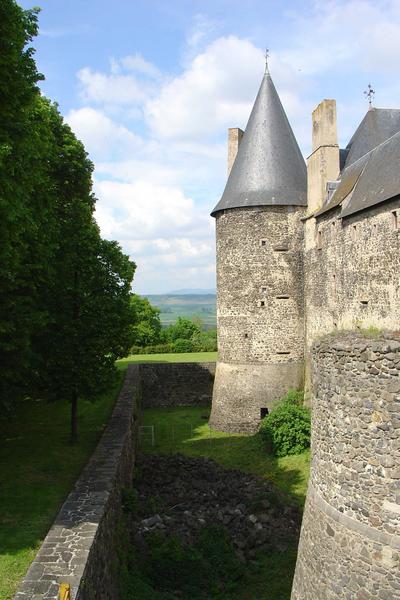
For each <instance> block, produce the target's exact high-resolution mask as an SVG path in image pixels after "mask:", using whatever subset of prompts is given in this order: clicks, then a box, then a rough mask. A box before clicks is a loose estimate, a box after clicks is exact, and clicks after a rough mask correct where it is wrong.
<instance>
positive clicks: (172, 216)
mask: <svg viewBox="0 0 400 600" xmlns="http://www.w3.org/2000/svg"><path fill="white" fill-rule="evenodd" d="M95 192H96V194H97V196H98V197H99V199H100V200H99V202H98V206H97V209H96V216H97V220H98V222H99V225H100V227H101V229H102V231H103V233H104V234H105V235H106V237H113V238H115V239H118V240H121V241H122V240H146V239H147V240H152V239H155V238H158V237H162V238H164V237H168V236H170V237H171V238H175V237H180V236H184V237H186V236H190V237H201V236H202V235H209V225H208V221H209V219H208V215H206V214H202V213H201V212H200V211H199V210H198V209H197V208H196V206H195V203H194V202H193V200H192V199H191V198H188V197H187V196H185V194H184V193H183V191H182V190H181V189H179V188H176V187H172V186H165V185H158V184H155V183H151V182H149V181H141V180H137V181H136V182H135V183H121V182H118V181H110V180H104V181H96V184H95Z"/></svg>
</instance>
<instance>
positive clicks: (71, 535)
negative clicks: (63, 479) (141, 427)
mask: <svg viewBox="0 0 400 600" xmlns="http://www.w3.org/2000/svg"><path fill="white" fill-rule="evenodd" d="M139 394H140V378H139V367H138V366H137V365H129V366H128V371H127V374H126V377H125V381H124V383H123V386H122V389H121V392H120V394H119V397H118V400H117V402H116V405H115V408H114V411H113V413H112V416H111V418H110V420H109V423H108V425H107V428H106V430H105V432H104V433H103V435H102V437H101V439H100V442H99V444H98V446H97V448H96V450H95V452H94V454H93V455H92V457H91V459H90V461H89V463H88V464H87V466H86V467H85V469H84V470H83V472H82V474H81V476H80V477H79V479H78V481H77V483H76V485H75V487H74V489H73V491H72V492H71V493H70V494H69V496H68V498H67V500H66V501H65V502H64V504H63V506H62V508H61V510H60V512H59V513H58V515H57V517H56V520H55V521H54V523H53V525H52V527H51V529H50V531H49V533H48V534H47V536H46V538H45V540H44V542H43V544H42V546H41V548H40V550H39V552H38V554H37V556H36V558H35V560H34V561H33V563H32V565H31V567H30V569H29V571H28V573H27V575H26V577H25V579H24V580H23V582H22V585H21V587H20V589H19V591H18V592H17V594H16V596H15V599H14V600H39V599H40V600H44V599H46V600H50V599H51V600H57V599H58V591H59V584H60V583H61V582H65V583H70V585H71V588H72V598H73V600H95V599H100V598H101V600H116V598H117V597H118V596H117V590H116V587H115V586H116V578H115V572H116V567H117V554H116V546H117V544H118V539H117V535H116V526H117V523H118V520H119V515H120V510H121V490H122V488H124V487H129V486H131V485H132V472H133V465H134V458H135V443H136V423H137V401H138V399H139Z"/></svg>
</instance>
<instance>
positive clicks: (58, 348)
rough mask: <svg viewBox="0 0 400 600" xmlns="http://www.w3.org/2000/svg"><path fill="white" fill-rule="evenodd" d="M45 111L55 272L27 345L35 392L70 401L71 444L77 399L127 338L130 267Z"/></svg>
mask: <svg viewBox="0 0 400 600" xmlns="http://www.w3.org/2000/svg"><path fill="white" fill-rule="evenodd" d="M49 110H50V111H51V114H52V128H53V133H54V138H55V141H56V142H55V143H56V147H57V151H56V152H55V154H54V158H53V162H52V177H53V183H54V187H55V211H56V215H57V227H58V232H57V238H58V243H57V248H56V249H55V251H54V255H53V265H54V270H55V276H54V277H53V278H52V280H51V284H50V286H48V287H47V303H48V304H47V305H48V323H47V325H46V326H45V327H43V328H42V329H41V331H40V333H39V334H38V335H37V336H36V338H35V343H34V345H33V347H34V351H35V356H36V360H37V373H38V382H39V385H40V389H41V393H42V394H45V395H46V396H47V397H48V398H50V399H57V398H69V399H70V400H71V438H72V441H73V442H75V441H76V440H77V435H78V431H77V406H78V398H79V397H82V396H85V397H94V396H96V395H97V394H98V393H100V392H102V391H104V390H105V389H106V388H107V387H108V386H109V385H110V382H111V381H112V379H113V375H114V374H115V366H114V363H115V360H116V359H117V358H120V357H122V356H125V355H126V354H127V352H128V350H129V347H130V345H131V344H132V330H131V324H132V321H133V313H132V309H131V305H130V295H131V294H130V287H131V283H132V279H133V275H134V270H135V265H134V264H133V263H132V262H131V261H130V260H129V259H128V257H127V256H125V255H124V254H123V253H122V252H121V249H120V247H119V246H118V244H117V243H116V242H109V241H106V240H103V239H102V238H101V236H100V233H99V230H98V226H97V224H96V222H95V220H94V217H93V211H94V204H95V198H94V196H93V194H92V189H91V188H92V179H91V175H92V169H93V166H92V163H91V162H90V161H89V159H88V158H87V154H86V152H85V149H84V147H83V145H82V144H81V143H80V142H79V141H78V140H77V139H76V137H75V136H74V134H73V133H72V131H71V129H70V128H69V127H68V126H67V125H66V124H64V123H63V120H62V118H61V116H60V115H59V113H58V111H57V109H56V107H54V106H50V107H49Z"/></svg>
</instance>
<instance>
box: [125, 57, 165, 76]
mask: <svg viewBox="0 0 400 600" xmlns="http://www.w3.org/2000/svg"><path fill="white" fill-rule="evenodd" d="M120 65H121V66H122V67H123V68H125V69H127V70H128V71H137V72H138V73H143V74H144V75H147V76H148V77H153V78H155V79H156V78H158V77H160V76H161V73H160V70H159V69H158V68H157V67H156V66H155V65H153V63H151V62H149V61H148V60H146V59H145V58H143V56H142V55H141V54H139V53H136V54H131V55H129V56H125V57H124V58H121V60H120Z"/></svg>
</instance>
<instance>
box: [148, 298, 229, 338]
mask: <svg viewBox="0 0 400 600" xmlns="http://www.w3.org/2000/svg"><path fill="white" fill-rule="evenodd" d="M196 291H197V290H194V292H196ZM146 298H148V299H149V301H150V303H151V304H152V305H153V306H157V307H158V308H159V309H160V310H161V313H160V318H161V323H162V324H163V326H164V327H167V326H168V325H170V324H171V323H175V321H176V320H177V318H178V317H188V318H190V319H191V318H193V317H199V318H200V319H201V321H202V323H203V326H204V328H205V329H213V328H214V327H216V326H217V320H216V294H215V293H210V294H207V293H206V294H198V293H190V290H179V291H177V292H174V293H170V294H149V295H146Z"/></svg>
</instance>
